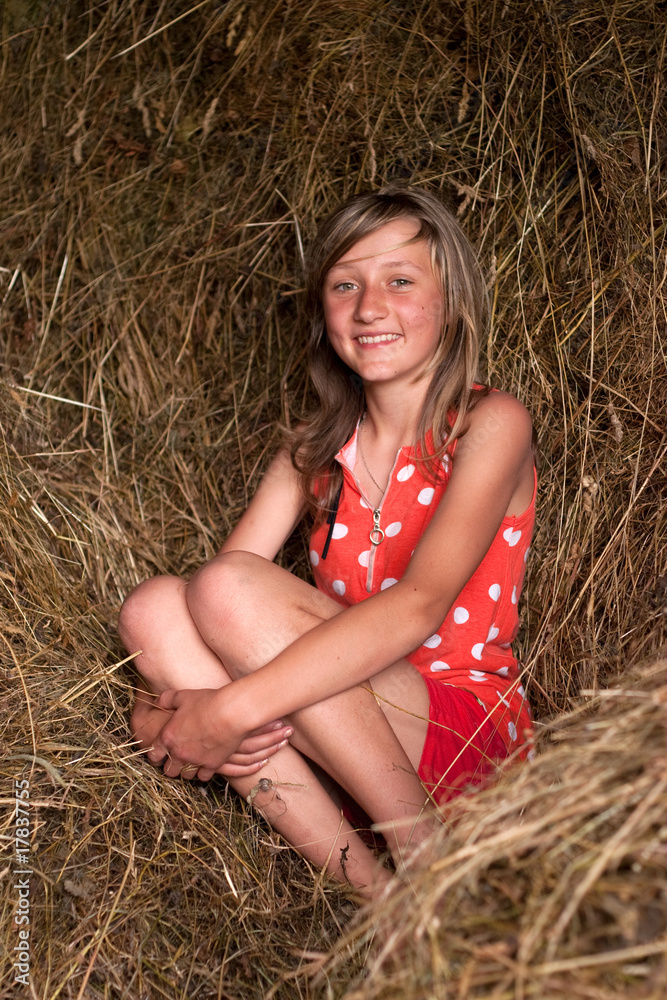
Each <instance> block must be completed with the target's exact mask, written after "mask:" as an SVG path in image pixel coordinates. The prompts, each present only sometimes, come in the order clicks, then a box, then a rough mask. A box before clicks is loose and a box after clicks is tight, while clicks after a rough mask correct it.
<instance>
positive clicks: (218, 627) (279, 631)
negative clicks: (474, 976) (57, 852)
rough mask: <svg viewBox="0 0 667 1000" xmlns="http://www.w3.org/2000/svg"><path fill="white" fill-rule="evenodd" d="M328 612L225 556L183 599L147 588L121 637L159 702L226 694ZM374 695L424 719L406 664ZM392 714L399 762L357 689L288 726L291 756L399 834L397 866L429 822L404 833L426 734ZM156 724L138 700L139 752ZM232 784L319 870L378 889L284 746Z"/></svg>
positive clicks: (417, 686) (286, 582)
mask: <svg viewBox="0 0 667 1000" xmlns="http://www.w3.org/2000/svg"><path fill="white" fill-rule="evenodd" d="M186 601H187V603H186ZM258 609H261V610H259V611H258ZM339 611H340V608H339V606H338V605H337V604H335V603H334V602H333V601H330V600H329V599H328V598H326V597H325V596H324V595H322V594H319V593H318V592H317V591H316V590H314V588H312V587H309V586H308V585H307V584H304V583H302V582H301V581H299V580H297V579H296V578H295V577H293V576H291V574H288V573H285V572H284V571H282V570H280V569H278V567H276V566H274V565H273V564H271V563H267V562H266V561H265V560H263V559H260V558H259V557H255V556H251V555H249V554H248V553H229V554H228V555H226V556H224V557H219V558H218V559H216V560H214V561H213V563H210V564H207V566H206V567H203V568H202V570H200V572H199V573H198V574H196V576H195V577H194V578H193V580H192V581H191V583H190V584H188V585H187V590H186V587H185V585H184V584H183V583H182V582H181V581H179V580H177V579H176V578H158V579H156V580H151V581H147V583H146V584H143V585H142V586H141V587H140V588H138V590H137V591H135V592H134V593H133V595H131V596H130V598H129V599H128V601H127V602H126V604H125V605H124V608H123V612H122V614H121V621H120V629H121V635H122V638H123V641H124V643H125V644H126V646H127V647H128V649H131V650H133V649H137V648H141V649H143V651H144V652H143V654H142V656H140V657H138V658H137V666H138V668H139V669H140V671H141V673H142V675H143V676H144V678H145V679H146V681H147V683H148V685H149V687H150V689H151V690H152V691H155V692H156V693H159V692H160V691H162V690H166V689H167V688H186V687H187V688H195V687H200V688H201V687H211V688H217V687H220V686H221V685H222V684H225V683H229V680H230V673H231V674H232V675H233V676H241V675H242V674H243V673H246V672H248V671H250V670H253V669H259V668H260V667H261V666H263V665H264V664H265V663H266V662H268V661H269V660H270V659H272V658H273V656H275V655H276V654H277V653H278V652H279V651H280V650H282V649H283V648H285V646H287V645H289V643H290V642H292V641H293V640H294V639H295V638H297V637H298V636H299V635H301V634H302V633H303V632H304V631H306V630H308V629H310V628H312V627H314V625H316V624H317V623H318V622H319V621H321V620H322V619H323V618H325V617H331V616H332V615H333V614H336V613H338V612H339ZM203 639H206V640H207V641H206V642H204V641H203ZM223 661H224V663H225V667H226V668H227V670H225V668H223V666H222V663H223ZM385 675H386V676H385ZM415 682H416V683H415ZM374 685H375V687H376V689H378V691H379V693H381V694H383V696H384V697H387V698H389V699H390V700H392V701H395V702H397V703H399V704H402V703H403V702H405V701H406V699H407V701H408V702H409V704H408V705H406V706H405V707H408V708H409V710H410V711H415V709H416V708H419V709H420V710H421V711H422V713H423V714H424V715H425V716H427V715H428V698H427V695H426V692H425V688H424V685H423V683H422V682H421V679H420V678H419V675H418V674H417V673H416V671H414V670H413V668H412V667H411V666H410V665H409V664H399V665H397V667H396V668H391V670H390V671H385V672H384V674H382V675H378V677H377V678H374ZM420 699H421V701H420ZM388 711H390V712H391V711H392V710H388ZM393 714H394V715H395V716H396V717H397V719H398V724H399V726H400V725H402V726H403V729H404V730H405V732H404V733H403V734H402V736H403V738H404V739H405V742H406V743H407V744H408V746H409V748H410V750H411V753H410V756H408V755H407V754H406V753H405V752H404V750H403V748H402V746H401V744H400V742H399V741H398V739H397V738H396V735H395V734H394V731H393V730H392V728H391V726H390V725H389V724H388V722H387V720H386V718H385V715H384V714H383V712H382V711H381V710H380V709H379V707H378V705H377V703H376V701H375V699H374V698H373V697H372V695H371V694H369V693H368V691H364V690H362V689H361V688H355V689H352V690H351V691H348V692H345V693H344V694H342V695H339V696H337V697H336V698H332V699H328V700H327V701H325V702H322V703H320V704H318V705H314V706H312V707H310V708H308V709H305V710H303V711H301V712H298V713H295V714H294V717H293V718H292V719H291V720H290V721H291V723H292V724H293V725H294V728H295V730H296V732H295V735H294V737H293V738H292V740H291V742H292V743H294V744H295V746H298V747H299V749H301V750H303V751H304V752H306V753H307V754H308V756H310V757H311V758H312V759H314V760H316V761H317V762H318V763H319V764H321V765H322V767H324V769H325V770H326V771H327V772H328V773H330V774H331V775H332V777H334V778H335V779H336V780H337V781H338V782H339V783H340V784H341V785H343V786H344V787H346V788H347V789H348V791H350V793H351V794H352V795H353V796H354V797H355V798H356V799H357V801H359V802H360V804H361V805H362V806H363V807H364V808H365V809H366V811H367V812H368V813H369V815H371V816H372V818H373V819H374V820H375V821H376V822H381V823H390V824H391V823H397V824H398V825H397V827H396V829H395V830H392V829H390V830H389V831H388V833H387V839H388V842H389V844H390V846H391V847H392V850H393V853H394V856H395V857H397V858H398V857H400V855H401V853H402V852H403V851H404V850H405V849H406V847H407V845H408V842H409V841H410V839H411V838H412V842H413V844H414V842H415V841H416V840H417V839H418V838H419V837H421V836H423V833H424V832H426V828H427V827H428V828H429V829H430V822H429V823H426V822H422V823H421V824H418V825H419V826H420V829H419V832H418V833H415V832H413V831H412V829H411V827H412V822H411V821H413V820H414V818H415V817H417V816H419V814H420V810H421V807H422V806H423V803H424V801H425V795H424V792H423V789H422V787H421V784H420V782H419V780H418V779H417V778H416V776H415V773H414V769H413V766H416V763H417V762H418V759H419V755H420V754H421V746H422V744H423V738H424V734H425V723H424V722H420V723H417V722H416V721H415V720H414V719H413V718H412V716H409V715H405V714H404V713H400V712H397V711H395V710H394V711H393ZM162 724H163V715H162V713H161V712H160V711H159V710H156V709H153V708H151V707H150V706H149V705H146V704H142V699H139V700H138V703H137V706H136V708H135V711H134V713H133V718H132V725H133V730H134V732H135V733H136V735H137V736H138V738H140V739H141V740H142V743H144V745H150V744H151V743H152V741H153V740H154V738H155V736H156V735H157V733H158V732H159V730H160V729H161V728H162ZM410 758H412V762H411V759H410ZM265 779H268V781H266V780H265ZM232 784H233V786H234V787H235V788H236V789H237V790H238V791H239V792H240V793H241V794H242V795H246V796H247V795H249V794H251V793H253V792H255V793H256V794H255V798H254V804H255V805H257V806H258V807H259V808H260V809H261V811H262V812H263V813H264V815H265V816H266V817H267V819H268V820H269V821H270V822H271V823H272V824H273V825H274V826H275V827H276V828H277V829H278V830H279V831H280V832H281V833H282V834H283V835H284V836H285V837H286V839H287V840H289V841H290V842H291V843H292V844H293V845H294V846H296V847H297V848H298V849H299V850H300V851H301V852H302V853H303V854H304V855H305V856H306V857H308V858H309V860H311V861H313V862H314V863H315V864H317V865H318V866H320V867H324V866H325V864H326V863H327V861H328V862H329V863H328V868H329V870H330V871H332V873H333V874H336V875H337V876H338V877H339V878H341V879H343V880H345V879H347V880H349V881H351V882H352V883H353V884H355V885H357V886H358V887H361V886H366V887H369V886H370V885H371V884H372V882H373V880H375V884H376V885H378V883H382V882H383V881H384V880H385V879H386V874H385V873H382V872H378V867H377V865H376V863H375V861H374V859H373V857H372V855H370V853H369V852H368V851H367V849H366V848H365V847H364V845H363V844H362V842H361V841H360V840H359V838H358V837H357V836H356V835H355V834H354V832H353V831H352V829H351V828H350V827H349V824H347V823H346V822H345V821H343V820H341V816H340V812H339V810H338V809H337V807H336V806H335V805H334V804H333V803H332V801H331V799H330V798H329V796H328V795H327V793H326V792H325V791H324V789H323V788H322V786H321V785H320V783H319V782H318V781H317V779H316V777H315V775H314V774H313V773H312V771H311V769H310V768H309V767H308V765H307V763H306V761H305V760H304V759H303V757H301V755H300V754H298V753H297V752H296V751H295V750H294V749H293V748H292V747H285V748H284V750H281V751H280V752H279V753H278V754H276V755H275V757H272V758H271V760H270V761H269V763H268V764H267V765H266V766H265V767H263V768H262V770H261V771H259V772H258V773H257V774H255V775H251V776H249V777H246V778H241V779H239V778H235V779H232ZM267 786H268V790H267V791H263V790H262V789H263V788H266V787H267ZM276 786H278V787H276ZM258 788H259V789H260V791H259V792H257V789H258ZM406 820H407V822H406ZM367 891H368V890H367Z"/></svg>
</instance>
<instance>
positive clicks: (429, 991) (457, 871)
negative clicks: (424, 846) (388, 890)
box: [320, 660, 667, 1000]
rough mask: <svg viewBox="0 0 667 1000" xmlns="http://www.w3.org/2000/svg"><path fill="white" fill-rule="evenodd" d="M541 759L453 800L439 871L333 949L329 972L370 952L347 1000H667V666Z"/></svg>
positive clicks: (607, 700)
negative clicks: (619, 999)
mask: <svg viewBox="0 0 667 1000" xmlns="http://www.w3.org/2000/svg"><path fill="white" fill-rule="evenodd" d="M540 745H541V753H540V754H539V755H538V757H537V758H536V760H535V761H533V762H532V763H531V764H530V765H528V766H527V767H525V768H523V769H521V770H514V771H512V772H511V773H510V774H508V775H507V776H506V777H505V779H504V780H503V781H501V782H499V783H498V785H496V786H495V787H494V788H492V789H490V790H488V791H485V792H483V793H480V794H477V795H474V796H470V797H469V798H468V799H467V801H466V802H465V803H464V802H462V801H459V802H458V803H457V804H456V805H455V806H454V807H453V808H452V809H451V810H450V813H449V815H448V817H447V821H446V827H447V828H446V829H443V831H442V834H441V835H440V837H439V839H438V840H437V842H436V844H435V850H434V853H435V855H436V857H437V860H435V861H433V862H432V863H431V864H430V865H428V866H426V867H422V868H421V869H419V870H416V871H415V872H414V873H413V875H412V879H411V884H410V885H409V886H406V887H404V888H400V889H396V890H395V891H394V893H393V895H392V896H391V897H390V898H389V899H388V900H385V901H383V902H382V904H381V905H380V906H378V907H376V908H375V909H374V910H372V911H370V912H369V913H367V914H366V915H365V916H364V918H363V919H362V920H361V921H360V925H359V926H358V927H356V928H355V929H354V931H352V932H351V933H349V934H348V935H347V937H344V938H343V939H342V940H341V941H340V942H339V944H338V946H337V951H336V954H335V958H334V959H330V960H329V963H328V965H326V966H325V969H326V971H330V970H331V969H332V968H334V967H335V966H337V965H345V964H346V963H348V962H349V960H350V954H351V953H352V954H354V953H355V949H358V950H359V951H361V950H362V949H364V948H366V947H367V945H368V941H369V940H371V939H373V938H375V940H376V947H375V954H374V955H373V958H372V959H371V960H370V961H369V963H368V967H367V968H366V969H365V970H364V974H363V977H360V979H359V982H358V983H357V984H356V986H352V987H351V988H350V989H349V991H347V992H346V994H345V996H346V997H347V998H348V1000H393V998H396V1000H398V998H400V1000H406V998H413V997H414V998H417V997H436V996H437V997H438V998H442V1000H448V998H452V1000H454V998H458V997H466V998H468V997H469V998H474V997H508V998H509V997H512V998H514V997H521V998H526V1000H528V998H530V997H535V998H538V997H539V998H547V997H548V998H552V997H572V996H577V997H579V996H581V997H591V998H593V997H612V996H621V995H622V996H624V997H631V998H635V997H637V998H642V1000H644V998H648V997H652V998H653V997H655V998H657V997H660V996H664V992H665V989H666V988H667V915H666V914H667V909H666V903H667V880H666V877H665V876H666V872H667V825H665V815H666V812H667V660H660V661H657V662H654V663H651V664H648V665H644V666H642V667H641V668H638V669H637V670H636V671H635V672H633V673H631V674H630V675H629V676H626V677H624V678H623V679H622V680H620V679H619V683H618V684H617V685H615V686H614V687H610V688H607V689H605V690H604V691H603V692H601V693H600V694H599V695H598V696H597V697H593V698H591V697H587V698H582V699H581V704H579V705H578V706H577V708H576V709H574V710H573V711H572V712H570V713H568V714H567V715H565V716H563V717H561V718H559V719H558V720H557V721H555V722H554V723H552V724H551V725H549V726H548V727H544V728H543V731H542V733H541V736H540ZM322 975H323V974H322V973H320V976H322Z"/></svg>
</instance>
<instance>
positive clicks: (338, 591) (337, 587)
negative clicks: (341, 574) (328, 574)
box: [331, 580, 345, 597]
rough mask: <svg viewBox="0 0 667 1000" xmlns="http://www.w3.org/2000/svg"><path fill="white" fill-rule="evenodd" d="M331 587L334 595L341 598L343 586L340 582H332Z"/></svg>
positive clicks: (343, 590)
mask: <svg viewBox="0 0 667 1000" xmlns="http://www.w3.org/2000/svg"><path fill="white" fill-rule="evenodd" d="M331 586H332V587H333V589H334V594H339V595H340V596H341V597H342V596H343V594H344V593H345V584H344V583H343V581H342V580H334V582H333V583H332V584H331Z"/></svg>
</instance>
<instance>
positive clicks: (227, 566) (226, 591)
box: [186, 551, 264, 638]
mask: <svg viewBox="0 0 667 1000" xmlns="http://www.w3.org/2000/svg"><path fill="white" fill-rule="evenodd" d="M258 561H262V562H263V561H264V560H262V559H261V556H257V555H254V554H253V553H252V552H242V551H233V552H223V553H222V554H221V555H219V556H216V557H215V558H214V559H212V560H211V561H210V562H208V563H205V564H204V565H203V566H202V567H201V568H200V569H198V570H197V572H196V573H195V575H194V576H193V577H192V579H191V580H190V582H189V583H188V585H187V590H186V601H187V604H188V610H189V611H190V614H191V616H192V618H193V619H194V621H195V622H196V623H197V626H198V627H199V628H200V629H203V634H204V633H205V632H207V631H208V630H209V629H210V628H211V626H212V627H213V628H215V629H219V628H220V626H221V625H223V626H224V628H225V631H228V630H229V629H232V630H233V629H234V626H235V624H240V623H241V622H242V621H245V612H246V610H247V607H248V601H249V600H251V599H252V593H253V589H254V584H255V583H256V577H257V573H256V570H257V563H258ZM205 638H206V636H205Z"/></svg>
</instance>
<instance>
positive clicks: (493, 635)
mask: <svg viewBox="0 0 667 1000" xmlns="http://www.w3.org/2000/svg"><path fill="white" fill-rule="evenodd" d="M499 635H500V629H499V628H496V626H495V625H492V626H491V628H490V629H489V634H488V635H487V637H486V641H487V642H493V640H494V639H497V638H498V636H499Z"/></svg>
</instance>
